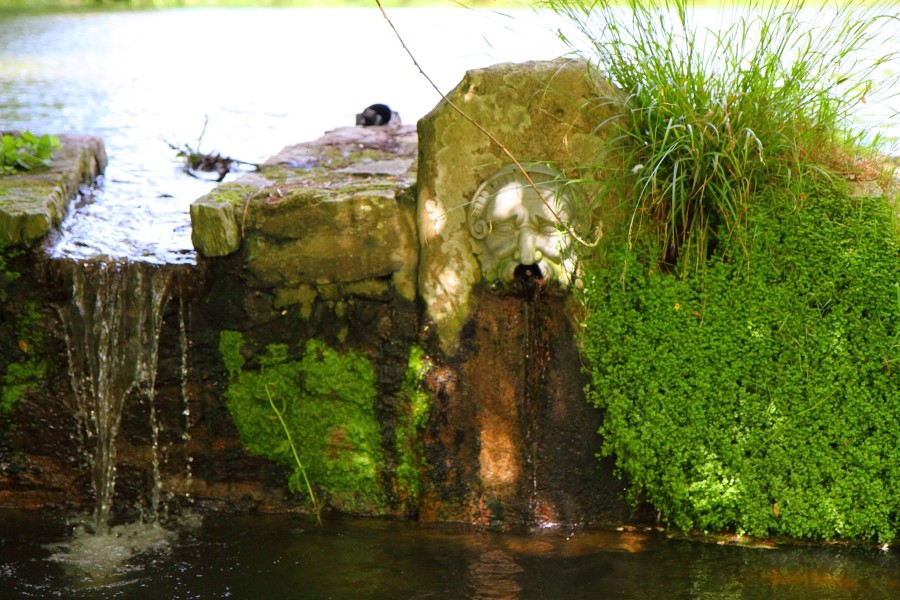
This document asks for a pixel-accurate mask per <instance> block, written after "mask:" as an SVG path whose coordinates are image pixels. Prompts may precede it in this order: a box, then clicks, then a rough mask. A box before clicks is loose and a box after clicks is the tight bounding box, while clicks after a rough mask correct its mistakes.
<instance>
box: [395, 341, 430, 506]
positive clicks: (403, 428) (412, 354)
mask: <svg viewBox="0 0 900 600" xmlns="http://www.w3.org/2000/svg"><path fill="white" fill-rule="evenodd" d="M430 369H431V362H430V361H429V360H428V357H427V356H426V355H425V351H424V350H422V348H421V347H419V346H412V347H411V348H410V349H409V362H408V366H407V369H406V375H405V377H404V379H403V385H402V386H401V388H400V396H401V400H402V401H403V404H402V408H401V414H400V415H398V418H397V430H396V439H397V456H398V461H397V462H398V464H397V487H398V492H399V495H400V500H401V502H402V503H403V504H404V505H405V506H406V507H407V509H410V508H412V507H414V506H415V505H416V504H417V503H418V500H419V497H420V495H421V487H422V485H421V480H420V473H421V471H422V468H423V466H424V464H425V450H424V447H423V445H422V440H421V435H420V434H421V432H422V431H423V430H424V429H425V427H426V426H427V425H428V419H429V417H430V416H431V397H430V396H429V394H428V392H427V391H425V389H424V379H425V375H426V373H428V371H429V370H430Z"/></svg>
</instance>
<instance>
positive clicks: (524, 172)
mask: <svg viewBox="0 0 900 600" xmlns="http://www.w3.org/2000/svg"><path fill="white" fill-rule="evenodd" d="M375 4H377V5H378V10H380V11H381V16H383V17H384V20H385V21H387V23H388V25H389V26H390V27H391V30H393V32H394V35H395V36H396V37H397V40H398V41H399V42H400V45H401V46H403V50H405V51H406V54H408V55H409V58H410V59H412V61H413V65H415V67H416V69H418V70H419V73H421V74H422V76H423V77H424V78H425V79H426V81H428V83H429V84H430V85H431V87H432V88H434V91H436V92H437V93H438V94H439V95H440V97H441V98H442V99H443V100H444V102H446V103H447V104H448V105H450V107H451V108H453V110H455V111H456V112H457V113H459V115H460V116H461V117H462V118H464V119H465V120H466V121H468V122H469V123H471V124H472V125H474V126H475V128H476V129H478V131H480V132H481V133H483V134H484V135H485V136H487V137H488V139H490V140H491V141H492V142H493V143H494V144H496V145H497V147H498V148H500V150H501V151H502V152H503V153H504V154H506V156H508V157H509V159H510V160H511V161H512V162H513V163H514V164H515V165H516V167H517V168H518V169H519V171H521V173H522V175H523V176H524V177H525V179H526V181H528V184H529V185H530V186H531V187H532V189H534V191H535V193H536V194H537V195H538V198H540V199H541V202H543V203H544V206H546V207H547V210H549V211H550V214H552V215H553V217H554V218H555V219H556V221H557V222H558V223H559V224H560V225H562V226H563V227H565V229H566V231H567V232H568V233H569V235H571V236H572V238H574V239H575V240H576V241H578V242H579V243H580V244H583V245H585V246H588V247H590V248H593V247H594V246H596V245H597V244H598V243H599V242H600V238H601V237H603V230H602V228H599V229H598V230H597V237H596V238H595V239H594V240H593V241H592V242H588V241H587V240H585V239H583V238H582V237H581V236H580V235H578V234H577V233H575V230H574V229H573V228H572V226H571V225H569V224H568V223H565V222H564V221H563V220H562V218H560V216H559V213H558V212H556V210H555V209H554V208H553V207H552V206H550V203H549V202H547V200H546V199H545V198H544V196H543V194H541V192H540V189H539V188H538V186H537V184H536V183H535V182H534V180H533V179H532V178H531V175H529V173H528V171H527V170H526V169H525V167H524V166H522V163H521V162H520V161H519V159H518V158H516V156H515V155H514V154H513V153H512V151H511V150H510V149H509V148H508V147H507V146H506V144H504V143H503V142H501V141H500V140H499V139H497V136H495V135H494V134H492V133H491V132H490V131H488V130H487V129H485V128H484V127H483V126H482V125H481V124H480V123H478V122H477V121H476V120H475V119H473V118H472V117H470V116H469V115H468V114H466V112H465V111H464V110H463V109H461V108H460V107H459V106H457V105H456V104H455V103H454V102H453V101H452V100H450V98H448V97H447V95H446V94H444V92H442V91H441V89H440V88H439V87H438V86H437V85H436V84H435V83H434V81H432V79H431V77H429V76H428V73H426V72H425V70H424V69H422V66H421V65H420V64H419V61H418V60H416V57H415V55H413V53H412V51H411V50H410V49H409V47H408V46H407V45H406V42H405V41H404V40H403V37H402V36H401V35H400V32H398V31H397V28H396V27H394V23H393V21H391V19H390V17H388V15H387V12H385V10H384V7H383V6H382V5H381V0H375Z"/></svg>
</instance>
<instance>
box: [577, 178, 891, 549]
mask: <svg viewBox="0 0 900 600" xmlns="http://www.w3.org/2000/svg"><path fill="white" fill-rule="evenodd" d="M890 220H891V217H890V214H889V212H888V207H887V205H886V204H885V203H884V202H883V201H881V200H879V199H863V200H859V199H857V200H849V199H848V198H847V197H846V196H845V195H842V194H840V193H836V192H832V193H830V194H829V193H827V192H819V193H818V194H816V195H815V196H813V195H810V197H809V199H808V201H807V202H806V204H804V205H803V206H801V207H798V209H797V210H794V211H791V210H785V208H784V206H783V205H782V204H781V203H780V202H778V201H777V200H775V199H770V200H769V201H763V200H762V199H760V203H759V204H758V205H757V208H756V210H754V211H753V212H752V213H751V215H750V217H749V223H748V226H749V227H750V228H751V229H752V231H753V232H754V234H753V236H752V237H751V240H750V242H749V247H747V248H746V249H738V248H731V243H732V242H733V241H734V240H733V239H730V238H729V239H726V240H724V241H723V244H724V246H725V247H726V248H731V249H733V250H736V251H737V252H738V254H739V255H740V256H744V255H743V253H744V252H746V253H747V256H746V260H745V259H743V258H742V259H740V260H729V259H727V258H722V257H713V258H711V259H710V261H709V264H708V267H707V270H706V271H705V272H704V273H703V274H697V275H693V276H691V277H686V278H679V277H675V276H673V275H671V274H669V273H665V272H662V271H661V270H660V269H659V268H658V266H657V264H656V257H655V248H652V247H651V248H648V247H647V246H644V245H641V246H636V247H634V248H633V249H632V250H631V251H629V250H628V249H627V246H625V245H624V244H622V245H615V246H611V248H610V254H609V255H608V257H607V260H606V261H604V266H603V268H596V269H591V272H592V274H591V278H590V279H589V280H588V281H587V287H586V289H587V293H586V297H587V302H588V306H589V309H590V311H589V312H590V316H589V317H588V318H587V320H586V322H585V329H584V338H583V339H584V344H585V353H586V357H587V359H588V363H589V365H590V368H591V371H592V383H591V388H590V392H589V395H590V399H591V400H592V401H593V402H594V403H595V404H596V405H597V406H598V407H600V408H601V409H602V410H603V411H604V414H605V419H604V422H603V426H602V430H601V434H602V435H603V436H604V447H603V452H604V453H605V454H607V455H614V456H615V457H616V458H617V465H618V468H619V470H620V472H621V474H622V475H623V476H624V478H625V480H626V481H627V482H628V484H629V494H630V496H631V498H632V499H633V500H635V501H637V500H644V501H647V502H649V503H650V504H652V505H654V506H655V507H657V508H658V509H659V510H660V511H661V514H662V516H663V518H664V519H665V521H667V522H669V523H671V524H673V525H675V526H677V527H679V528H681V529H684V530H693V529H699V530H705V531H718V530H738V531H742V532H746V533H749V534H752V535H757V536H766V535H770V534H782V535H788V536H795V537H809V538H832V537H844V538H849V537H863V538H877V539H879V540H882V541H885V540H890V539H892V538H894V537H895V536H896V534H897V532H898V530H900V494H898V493H897V490H900V454H898V452H897V448H900V375H898V372H900V301H898V288H897V282H898V281H900V244H898V242H897V241H896V240H895V239H894V238H892V235H891V223H890ZM748 262H749V265H750V270H749V273H748V268H747V264H748Z"/></svg>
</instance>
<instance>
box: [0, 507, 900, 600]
mask: <svg viewBox="0 0 900 600" xmlns="http://www.w3.org/2000/svg"><path fill="white" fill-rule="evenodd" d="M0 527H2V531H3V535H2V536H0V590H2V594H0V595H2V597H3V598H134V599H140V598H147V599H153V600H161V599H176V598H250V599H254V600H264V599H268V598H272V599H276V598H277V599H289V598H310V599H317V600H320V599H321V600H325V599H329V598H330V599H373V600H374V599H379V600H381V599H401V598H404V599H406V598H409V599H418V598H422V599H425V598H472V599H476V598H477V599H507V600H520V599H521V600H525V599H541V600H561V599H565V600H575V599H581V598H647V599H651V598H652V599H659V598H735V599H737V598H742V599H746V598H786V599H787V598H791V599H793V598H796V599H821V598H866V599H870V598H897V597H900V568H898V567H900V561H898V557H897V555H896V553H895V552H893V551H891V550H887V551H885V550H879V549H876V548H863V547H845V546H782V547H778V548H775V549H762V548H745V547H738V546H733V545H720V544H716V543H704V542H696V541H687V540H683V539H669V538H668V537H667V536H666V535H665V534H664V533H661V532H656V531H650V532H640V531H636V532H618V531H599V532H575V533H566V532H560V531H542V532H531V533H522V534H514V533H493V532H484V531H476V530H473V529H471V528H468V527H451V526H423V525H417V524H414V523H406V522H394V521H381V520H373V521H369V520H337V521H326V522H325V523H324V524H323V525H321V526H317V525H315V524H314V523H310V522H308V521H305V520H303V519H301V518H299V517H293V516H284V515H278V516H276V515H230V516H222V515H207V516H205V517H204V518H203V519H202V524H200V523H199V522H198V523H197V524H195V525H194V526H193V527H187V528H185V529H183V530H182V531H181V532H180V533H178V534H173V536H172V539H171V540H170V541H166V542H160V543H158V544H156V545H155V548H156V549H151V550H147V551H145V552H143V553H140V554H138V555H137V556H134V557H132V558H131V559H126V560H123V561H122V562H121V563H120V564H117V565H113V564H112V563H114V562H115V561H111V562H110V563H109V564H107V565H106V567H105V568H103V569H97V568H96V564H97V563H93V564H94V567H95V568H94V569H92V571H93V572H89V571H91V570H85V569H84V568H83V567H79V566H77V565H75V564H73V563H72V562H66V561H62V562H61V561H60V560H58V558H54V555H58V554H59V552H60V547H59V546H57V545H56V544H59V543H60V542H65V541H67V540H71V538H70V529H71V528H70V527H69V526H67V525H66V524H65V522H64V520H63V519H62V518H59V517H54V516H49V515H46V514H43V515H42V514H38V513H13V512H6V513H0ZM145 533H146V531H145ZM125 537H127V536H126V535H125V534H121V536H120V538H116V539H114V540H113V541H111V542H109V543H105V544H103V548H102V549H101V548H97V549H95V550H94V551H93V552H94V553H95V554H103V553H105V552H110V553H111V554H115V548H114V547H115V546H117V545H118V543H119V540H123V539H124V538H125ZM150 545H151V546H153V544H150Z"/></svg>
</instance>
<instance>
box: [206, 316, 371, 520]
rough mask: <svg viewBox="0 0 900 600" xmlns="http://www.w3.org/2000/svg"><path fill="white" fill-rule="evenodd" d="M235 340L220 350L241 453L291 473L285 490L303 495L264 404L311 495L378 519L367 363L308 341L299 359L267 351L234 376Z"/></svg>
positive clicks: (226, 335)
mask: <svg viewBox="0 0 900 600" xmlns="http://www.w3.org/2000/svg"><path fill="white" fill-rule="evenodd" d="M235 333H236V332H222V337H220V349H221V350H222V351H223V359H224V360H225V361H226V368H227V369H228V370H229V372H230V373H232V376H231V383H230V385H229V387H228V390H227V391H226V393H225V397H226V401H227V406H228V410H229V412H230V413H231V416H232V418H233V419H234V422H235V425H236V426H237V428H238V431H239V432H240V435H241V440H242V441H243V443H244V445H245V446H246V447H247V449H248V450H249V451H250V452H251V453H253V454H256V455H260V456H265V457H267V458H269V459H271V460H274V461H277V462H279V463H282V464H284V465H287V466H291V467H293V468H294V471H293V473H292V474H291V476H290V479H289V481H288V486H289V488H290V489H291V491H294V492H301V493H302V492H304V491H305V484H304V482H303V473H302V470H301V469H300V468H299V466H298V465H297V461H296V460H295V458H294V456H293V453H292V451H291V447H290V443H289V441H288V440H287V439H286V435H285V432H284V428H283V427H282V426H281V424H280V423H279V422H278V420H277V415H276V414H275V412H274V411H273V410H272V406H271V404H270V402H269V398H271V399H272V401H273V402H274V403H275V405H276V406H278V407H279V411H280V412H281V413H282V416H283V417H284V421H285V426H286V427H287V428H288V430H289V431H290V434H291V437H292V439H293V442H294V445H295V447H296V449H297V452H298V455H299V459H300V461H302V463H303V466H304V467H305V470H306V474H307V475H308V477H309V480H310V482H311V483H312V485H313V487H314V488H315V490H316V495H317V496H319V498H321V499H322V500H324V501H325V502H326V503H328V504H330V505H331V506H333V507H334V508H337V509H338V510H342V511H345V512H351V513H361V514H383V513H384V512H385V496H384V493H383V491H382V489H381V485H380V482H379V474H380V473H381V472H382V470H383V468H384V456H383V454H382V450H381V434H380V426H379V424H378V421H377V420H376V417H375V408H374V405H375V394H376V393H375V375H374V370H373V369H372V365H371V364H370V363H369V361H368V359H366V358H365V357H364V356H362V355H361V354H358V353H356V352H353V351H348V352H346V353H340V352H337V351H336V350H334V349H332V348H330V347H328V346H326V345H325V344H324V343H323V342H321V341H319V340H310V341H308V342H307V343H306V345H305V348H304V351H303V353H302V356H301V357H300V358H299V360H298V359H294V358H293V357H292V355H291V349H290V348H289V347H288V346H286V345H284V344H271V345H269V346H268V347H267V349H266V354H265V355H263V356H261V357H260V358H259V364H260V367H259V369H258V370H256V371H250V370H240V368H239V367H238V365H239V364H240V360H238V359H237V358H236V356H237V355H239V354H240V348H239V347H237V354H236V346H237V344H238V341H239V339H240V338H239V337H238V336H239V335H240V334H237V335H235ZM226 355H227V357H226Z"/></svg>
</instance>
